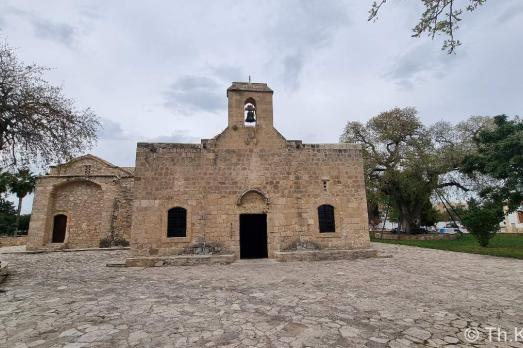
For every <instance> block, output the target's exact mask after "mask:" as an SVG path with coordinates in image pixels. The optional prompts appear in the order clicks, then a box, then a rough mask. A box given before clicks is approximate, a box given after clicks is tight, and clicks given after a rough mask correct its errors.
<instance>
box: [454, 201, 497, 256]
mask: <svg viewBox="0 0 523 348" xmlns="http://www.w3.org/2000/svg"><path fill="white" fill-rule="evenodd" d="M502 219H503V209H502V208H501V207H500V206H499V204H497V203H496V202H493V201H484V202H482V203H481V204H480V203H478V202H477V201H476V200H473V199H472V200H470V201H469V203H468V209H467V211H466V212H465V214H464V216H463V219H462V221H461V222H462V223H463V225H464V226H465V227H466V228H467V229H468V231H469V232H470V234H472V235H473V236H474V237H475V238H476V239H477V240H478V243H479V245H481V246H482V247H486V246H488V244H489V242H490V240H491V239H492V237H494V236H495V235H496V232H497V231H498V230H499V222H500V221H501V220H502Z"/></svg>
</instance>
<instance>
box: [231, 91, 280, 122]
mask: <svg viewBox="0 0 523 348" xmlns="http://www.w3.org/2000/svg"><path fill="white" fill-rule="evenodd" d="M272 94H273V91H272V89H270V88H269V86H267V84H266V83H251V82H233V83H232V85H231V86H230V87H229V88H227V98H228V100H229V115H228V117H229V122H228V125H229V127H256V128H272V127H273V116H272Z"/></svg>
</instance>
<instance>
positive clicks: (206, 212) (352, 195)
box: [131, 86, 370, 257]
mask: <svg viewBox="0 0 523 348" xmlns="http://www.w3.org/2000/svg"><path fill="white" fill-rule="evenodd" d="M240 87H241V88H248V87H244V86H240ZM241 88H240V89H241ZM269 91H270V90H269ZM228 96H229V126H228V127H227V129H225V130H224V131H223V132H222V133H221V134H219V135H218V136H217V137H215V138H213V139H210V140H202V143H201V144H166V143H139V144H138V146H137V154H136V171H135V200H134V208H133V226H132V237H131V240H132V243H131V249H132V250H133V253H134V254H135V255H170V254H176V253H177V252H179V251H181V250H182V249H183V248H184V247H186V246H187V245H189V244H191V243H193V242H195V241H201V240H206V241H210V242H214V243H218V244H220V245H223V246H224V247H225V248H226V249H227V250H229V251H231V252H233V253H235V254H236V255H237V256H239V254H238V253H239V243H240V241H239V215H240V214H242V213H265V214H267V231H268V251H269V257H273V256H274V252H275V251H280V250H284V249H285V247H286V246H287V245H289V244H291V243H293V242H295V241H296V240H297V239H301V240H312V241H314V242H315V243H316V244H318V245H319V246H320V247H321V248H322V249H359V248H367V247H369V245H370V243H369V235H368V225H367V209H366V197H365V186H364V179H363V160H362V157H361V149H360V147H359V146H357V145H352V144H335V145H319V144H302V143H301V141H287V140H285V138H284V137H283V136H282V135H281V134H280V133H278V131H277V130H276V129H274V127H273V125H272V92H268V91H266V90H264V91H262V92H258V91H256V90H252V91H251V90H247V91H245V90H239V91H237V90H229V91H228ZM247 98H253V99H255V100H256V101H257V103H256V105H257V118H258V122H257V124H256V127H254V128H253V127H246V126H245V125H243V118H242V116H240V115H243V103H242V102H243V101H244V100H246V99H247ZM322 204H330V205H333V206H334V207H335V222H336V231H335V232H334V233H320V232H319V227H318V214H317V208H318V206H320V205H322ZM177 206H178V207H183V208H185V209H187V221H188V229H187V236H186V237H177V238H176V237H175V238H168V237H167V234H166V230H167V211H168V210H169V209H170V208H173V207H177Z"/></svg>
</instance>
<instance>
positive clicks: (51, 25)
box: [3, 6, 76, 47]
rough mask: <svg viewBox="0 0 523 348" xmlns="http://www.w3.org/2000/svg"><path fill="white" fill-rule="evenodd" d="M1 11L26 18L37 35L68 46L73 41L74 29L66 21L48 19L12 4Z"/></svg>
mask: <svg viewBox="0 0 523 348" xmlns="http://www.w3.org/2000/svg"><path fill="white" fill-rule="evenodd" d="M3 12H4V13H6V14H10V15H14V16H17V17H19V18H25V19H27V20H28V21H29V23H30V24H31V26H32V27H33V31H34V33H35V35H36V36H37V37H40V38H43V39H49V40H53V41H57V42H59V43H62V44H64V45H66V46H68V47H71V46H72V45H73V43H74V39H75V32H76V30H75V28H74V27H73V26H72V25H70V24H68V23H64V22H54V21H50V20H48V19H46V18H44V17H41V16H40V15H37V14H35V13H34V12H32V11H26V10H21V9H19V8H16V7H14V6H6V7H5V8H4V9H3Z"/></svg>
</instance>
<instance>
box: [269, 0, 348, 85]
mask: <svg viewBox="0 0 523 348" xmlns="http://www.w3.org/2000/svg"><path fill="white" fill-rule="evenodd" d="M281 6H283V7H282V8H281V9H279V11H278V15H277V17H276V20H275V22H274V24H273V25H272V26H271V27H270V28H269V32H268V36H269V37H271V38H274V43H275V46H276V50H277V52H278V55H279V56H281V57H283V58H282V59H281V60H280V66H281V74H282V77H283V79H284V81H285V83H286V84H287V86H288V87H290V88H291V89H296V88H298V87H299V79H300V73H301V71H302V68H303V66H304V64H305V62H306V60H307V58H308V56H310V55H313V54H314V53H315V51H316V50H318V49H321V48H322V47H325V46H327V45H329V44H330V43H331V42H332V39H333V36H334V35H335V33H336V31H337V30H339V29H340V28H343V27H347V26H349V25H350V19H349V16H348V11H347V4H346V3H343V2H341V1H331V2H329V5H328V6H326V3H325V2H324V1H320V0H314V1H298V2H291V3H289V2H285V3H284V5H281ZM270 64H273V62H271V63H270Z"/></svg>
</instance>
